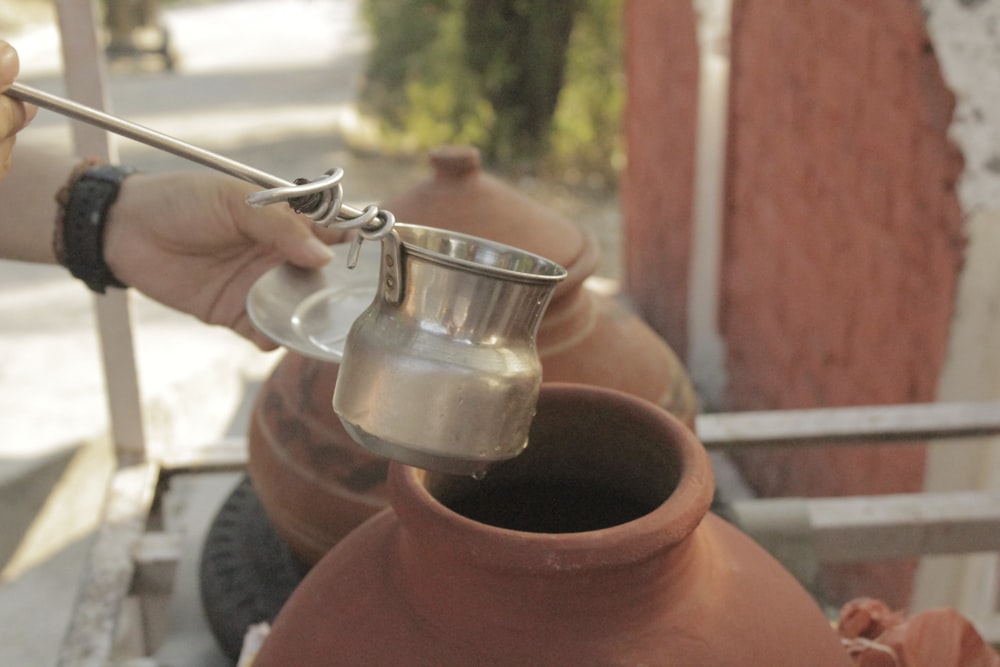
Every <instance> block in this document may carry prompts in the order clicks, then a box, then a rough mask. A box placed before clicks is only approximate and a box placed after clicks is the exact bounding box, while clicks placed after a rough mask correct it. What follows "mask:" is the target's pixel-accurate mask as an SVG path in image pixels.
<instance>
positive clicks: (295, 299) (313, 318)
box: [247, 242, 380, 362]
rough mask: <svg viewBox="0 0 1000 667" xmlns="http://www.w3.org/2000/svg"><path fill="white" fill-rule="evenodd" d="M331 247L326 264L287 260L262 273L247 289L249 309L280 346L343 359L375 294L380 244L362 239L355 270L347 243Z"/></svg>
mask: <svg viewBox="0 0 1000 667" xmlns="http://www.w3.org/2000/svg"><path fill="white" fill-rule="evenodd" d="M330 247H331V249H332V250H333V252H334V258H333V259H332V260H331V261H330V262H329V263H328V264H327V265H326V266H324V267H323V268H322V269H316V270H308V269H300V268H298V267H296V266H292V265H291V264H287V263H286V264H280V265H278V266H276V267H274V268H273V269H271V270H270V271H268V272H267V273H265V274H264V275H262V276H261V277H260V278H258V279H257V282H255V283H254V285H253V287H251V288H250V292H249V294H247V313H248V314H249V315H250V320H251V321H252V322H253V323H254V325H255V326H256V327H257V328H258V329H260V331H261V332H263V333H264V334H266V335H267V336H268V337H270V338H271V339H272V340H273V341H275V342H276V343H278V344H279V345H283V346H284V347H286V348H288V349H290V350H294V351H295V352H298V353H300V354H303V355H306V356H308V357H312V358H314V359H320V360H323V361H335V362H340V361H341V360H342V359H343V357H344V341H345V339H346V338H347V333H348V331H350V329H351V325H352V324H354V320H356V319H357V318H358V316H359V315H361V313H362V312H364V310H365V309H366V308H367V307H368V306H370V305H371V303H372V301H373V300H374V299H375V291H376V287H377V286H378V279H379V255H380V244H379V243H378V242H367V243H364V244H362V246H361V255H360V257H359V258H358V264H357V266H355V267H354V268H353V269H349V268H347V250H348V248H349V247H350V244H349V243H339V244H336V245H333V246H330Z"/></svg>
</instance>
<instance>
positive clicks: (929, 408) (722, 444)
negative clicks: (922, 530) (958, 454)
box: [695, 401, 1000, 449]
mask: <svg viewBox="0 0 1000 667" xmlns="http://www.w3.org/2000/svg"><path fill="white" fill-rule="evenodd" d="M695 432H696V433H697V434H698V438H699V439H700V440H701V441H702V443H703V444H704V445H705V447H707V448H709V449H736V448H742V447H747V446H767V445H772V446H773V445H810V444H811V445H829V444H849V443H857V444H869V443H871V442H873V441H879V442H891V441H896V442H900V441H904V442H905V441H911V442H919V441H922V440H927V439H938V438H975V437H982V436H995V435H1000V402H996V401H983V402H965V403H912V404H902V405H880V406H860V407H840V408H814V409H806V410H766V411H760V412H730V413H715V414H702V415H698V416H697V417H695Z"/></svg>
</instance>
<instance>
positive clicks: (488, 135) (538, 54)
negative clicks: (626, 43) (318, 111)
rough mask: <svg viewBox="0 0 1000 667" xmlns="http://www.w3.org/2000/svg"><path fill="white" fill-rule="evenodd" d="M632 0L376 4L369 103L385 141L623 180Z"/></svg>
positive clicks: (372, 1)
mask: <svg viewBox="0 0 1000 667" xmlns="http://www.w3.org/2000/svg"><path fill="white" fill-rule="evenodd" d="M622 3H623V0H575V1H574V2H562V3H548V2H544V1H542V0H365V4H364V12H365V17H366V19H367V20H368V23H369V25H370V27H371V31H372V36H373V42H374V43H373V48H372V52H371V56H370V59H369V63H368V68H367V70H366V74H367V80H366V84H365V86H364V88H363V90H362V96H361V100H362V105H363V110H364V111H365V112H366V113H367V114H368V115H370V116H371V117H373V118H375V119H377V121H378V123H379V124H380V128H381V132H380V137H381V142H382V147H383V148H387V149H394V150H407V151H422V150H426V149H428V148H431V147H433V146H436V145H439V144H443V143H470V144H474V145H476V146H478V147H479V148H480V149H481V150H482V151H483V154H484V157H485V159H486V160H487V161H488V162H489V163H491V164H492V165H493V166H496V167H500V168H514V167H516V168H518V169H524V168H525V165H528V168H529V169H530V170H532V171H536V172H540V171H545V172H548V173H549V174H552V175H557V176H561V177H566V178H571V179H579V178H586V179H588V180H594V178H595V176H596V177H597V178H598V179H599V180H601V181H603V182H605V183H609V184H610V183H613V182H614V181H615V178H616V174H617V171H618V169H619V167H620V165H621V163H622V161H623V160H622V144H623V142H622V137H621V128H620V118H621V112H622V107H623V100H624V90H625V82H624V73H623V71H622V61H621V49H622V37H621V11H622Z"/></svg>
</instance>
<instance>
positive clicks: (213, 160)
mask: <svg viewBox="0 0 1000 667" xmlns="http://www.w3.org/2000/svg"><path fill="white" fill-rule="evenodd" d="M4 94H5V95H7V96H8V97H12V98H14V99H16V100H20V101H22V102H28V103H30V104H35V105H37V106H39V107H42V108H43V109H48V110H49V111H54V112H56V113H58V114H61V115H63V116H66V117H68V118H72V119H74V120H78V121H82V122H84V123H88V124H90V125H94V126H96V127H99V128H101V129H104V130H107V131H108V132H113V133H115V134H118V135H121V136H123V137H126V138H128V139H132V140H134V141H138V142H139V143H142V144H146V145H147V146H152V147H153V148H158V149H160V150H162V151H166V152H167V153H171V154H173V155H176V156H178V157H182V158H185V159H187V160H190V161H192V162H196V163H198V164H200V165H203V166H206V167H211V168H212V169H215V170H217V171H221V172H223V173H225V174H229V175H230V176H235V177H236V178H240V179H242V180H244V181H249V182H250V183H255V184H257V185H260V186H261V187H265V188H282V187H294V186H295V183H293V182H292V181H288V180H285V179H283V178H278V177H277V176H273V175H271V174H269V173H267V172H264V171H261V170H260V169H256V168H254V167H251V166H249V165H245V164H243V163H242V162H237V161H236V160H231V159H229V158H227V157H224V156H222V155H218V154H216V153H213V152H211V151H207V150H205V149H203V148H198V147H197V146H192V145H191V144H189V143H186V142H183V141H181V140H180V139H176V138H174V137H171V136H169V135H166V134H163V133H162V132H157V131H156V130H152V129H150V128H148V127H145V126H143V125H139V124H137V123H133V122H131V121H127V120H125V119H123V118H119V117H117V116H113V115H111V114H108V113H105V112H103V111H98V110H97V109H93V108H91V107H88V106H86V105H83V104H78V103H77V102H73V101H72V100H67V99H65V98H62V97H59V96H58V95H52V94H50V93H46V92H44V91H41V90H38V89H37V88H32V87H31V86H26V85H24V84H21V83H17V82H14V83H13V84H11V85H10V87H9V88H7V90H5V91H4ZM341 210H342V211H343V212H344V213H346V214H348V215H349V216H351V217H356V216H359V215H361V214H362V213H363V211H362V210H360V209H357V208H354V207H353V206H349V205H348V204H342V205H341Z"/></svg>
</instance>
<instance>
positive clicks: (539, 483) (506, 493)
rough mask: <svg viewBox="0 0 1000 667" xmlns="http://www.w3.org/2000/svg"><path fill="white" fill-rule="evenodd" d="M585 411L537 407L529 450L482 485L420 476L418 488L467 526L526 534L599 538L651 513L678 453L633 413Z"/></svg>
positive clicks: (670, 482) (672, 485)
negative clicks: (466, 521) (585, 534)
mask: <svg viewBox="0 0 1000 667" xmlns="http://www.w3.org/2000/svg"><path fill="white" fill-rule="evenodd" d="M586 407H587V410H585V411H581V410H580V409H579V406H567V405H562V406H554V405H551V403H550V405H548V406H540V409H539V412H538V414H537V415H536V417H535V420H534V422H533V423H532V427H531V433H530V436H529V444H528V447H527V448H526V449H525V450H524V452H523V453H522V454H520V455H519V456H518V457H516V458H514V459H511V460H509V461H505V462H503V463H500V464H498V465H496V466H494V467H493V468H491V469H490V470H489V472H488V473H487V474H486V476H485V477H483V478H482V479H481V480H477V479H473V478H470V477H458V476H454V475H446V474H440V473H426V474H425V476H424V479H423V484H424V486H425V488H427V490H428V491H429V492H430V494H431V495H432V496H433V497H434V498H435V499H436V500H437V501H438V502H440V503H441V504H442V505H444V506H445V507H447V508H448V509H450V510H451V511H453V512H456V513H458V514H461V515H462V516H464V517H466V518H469V519H472V520H473V521H477V522H479V523H483V524H487V525H490V526H494V527H497V528H505V529H509V530H516V531H523V532H531V533H577V532H586V531H594V530H601V529H605V528H611V527H614V526H618V525H621V524H624V523H628V522H630V521H634V520H636V519H639V518H640V517H642V516H645V515H646V514H649V513H650V512H652V511H653V510H655V509H657V508H658V507H659V506H660V505H662V504H663V503H664V502H665V501H666V500H667V499H668V498H669V497H670V496H671V494H672V493H673V491H674V489H676V488H677V485H678V482H679V480H680V477H681V472H682V468H683V465H682V461H681V456H680V453H679V452H678V451H677V450H676V449H675V448H674V447H671V446H670V443H669V442H666V441H665V439H664V438H665V433H664V431H663V430H662V429H661V428H659V427H657V426H656V425H655V423H653V422H650V421H648V420H645V419H642V418H641V416H637V415H636V414H635V413H629V412H627V411H616V410H601V407H605V408H606V407H607V406H586ZM560 408H562V411H560ZM637 417H638V418H637Z"/></svg>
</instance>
